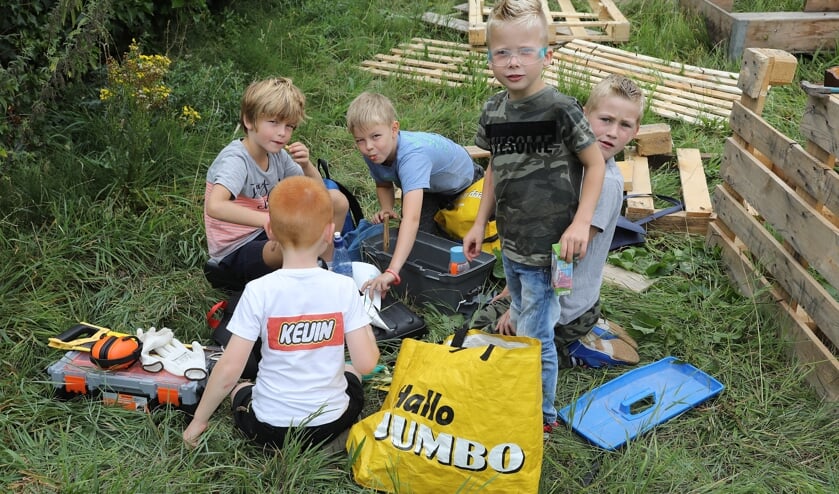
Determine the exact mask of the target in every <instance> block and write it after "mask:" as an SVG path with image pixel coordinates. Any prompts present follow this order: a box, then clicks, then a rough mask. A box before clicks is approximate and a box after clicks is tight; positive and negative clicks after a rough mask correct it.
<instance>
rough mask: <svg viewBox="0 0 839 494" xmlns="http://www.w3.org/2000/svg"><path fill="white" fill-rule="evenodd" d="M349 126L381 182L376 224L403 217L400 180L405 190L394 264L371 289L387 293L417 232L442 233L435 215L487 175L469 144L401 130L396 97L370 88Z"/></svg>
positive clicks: (360, 99) (357, 103) (354, 105)
mask: <svg viewBox="0 0 839 494" xmlns="http://www.w3.org/2000/svg"><path fill="white" fill-rule="evenodd" d="M347 129H348V130H349V132H350V133H351V134H352V136H353V138H354V139H355V145H356V147H357V148H358V150H359V151H360V152H361V155H362V157H363V158H364V162H365V163H366V164H367V168H368V169H369V170H370V175H371V176H372V177H373V180H375V181H376V196H377V197H378V199H379V205H380V207H381V210H380V211H378V212H377V213H376V214H375V215H373V218H372V219H371V222H372V223H374V224H378V223H382V222H383V221H386V219H387V218H388V217H390V218H399V215H398V214H397V213H396V212H395V211H394V204H395V196H394V184H395V185H396V186H399V187H400V188H401V189H402V221H401V223H400V225H399V235H398V237H397V239H396V246H395V248H394V251H393V257H392V258H391V261H390V265H389V266H388V267H387V269H385V271H384V273H382V274H381V275H380V276H378V277H377V278H375V279H373V280H370V281H368V282H366V283H365V284H364V285H363V286H362V287H361V289H362V291H364V292H366V291H367V290H368V289H372V290H374V291H380V292H382V293H385V292H386V291H387V289H388V288H390V285H398V284H399V282H400V281H401V278H400V276H399V271H400V270H401V269H402V266H403V265H404V264H405V261H407V260H408V255H409V254H410V253H411V249H412V248H413V246H414V240H416V237H417V232H418V231H424V232H428V233H436V228H437V227H436V224H435V223H434V214H435V213H436V212H437V210H439V209H440V208H441V207H444V206H445V205H446V204H448V203H449V202H450V201H451V200H452V199H454V198H455V197H457V195H458V194H460V193H461V192H462V191H463V190H464V189H466V188H467V187H469V186H470V185H472V183H473V182H474V181H475V180H477V179H479V178H481V177H482V176H483V169H482V168H481V167H479V166H478V165H476V164H475V163H474V162H473V161H472V157H471V156H469V153H468V152H467V151H466V148H464V147H463V146H461V145H459V144H457V143H455V142H454V141H452V140H450V139H448V138H446V137H443V136H441V135H439V134H433V133H428V132H409V131H405V130H399V121H398V120H397V119H396V110H395V109H394V107H393V104H392V103H391V101H390V100H389V99H388V98H387V97H385V96H383V95H381V94H378V93H370V92H364V93H361V94H360V95H358V97H356V98H355V100H353V102H352V103H351V104H350V106H349V109H348V110H347Z"/></svg>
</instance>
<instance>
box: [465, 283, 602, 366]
mask: <svg viewBox="0 0 839 494" xmlns="http://www.w3.org/2000/svg"><path fill="white" fill-rule="evenodd" d="M509 309H510V298H509V297H507V298H503V299H499V300H496V301H495V302H492V303H491V304H487V305H486V306H484V307H482V308H480V309H478V310H477V311H476V312H475V314H474V315H473V316H472V325H471V327H472V328H474V329H480V330H482V331H486V332H489V333H495V332H496V330H495V325H496V324H497V323H498V320H499V319H500V318H501V316H503V315H504V313H505V312H507V311H508V310H509ZM598 319H600V301H599V300H598V301H597V302H596V303H595V304H594V305H593V306H592V307H591V308H590V309H589V310H587V311H585V312H583V313H582V314H581V315H580V317H578V318H576V319H574V320H573V321H571V322H570V323H568V324H557V325H556V326H554V344H556V350H557V353H558V356H559V367H560V368H567V367H571V357H570V356H569V355H568V344H569V343H573V342H575V341H577V340H578V339H580V338H582V337H583V336H585V335H586V334H588V332H589V331H591V328H593V327H594V326H595V324H597V320H598Z"/></svg>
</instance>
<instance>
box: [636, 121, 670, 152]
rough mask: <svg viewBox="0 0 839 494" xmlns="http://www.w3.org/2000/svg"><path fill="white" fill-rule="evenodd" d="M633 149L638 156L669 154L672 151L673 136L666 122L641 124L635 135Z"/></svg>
mask: <svg viewBox="0 0 839 494" xmlns="http://www.w3.org/2000/svg"><path fill="white" fill-rule="evenodd" d="M635 149H636V151H637V152H638V154H639V155H640V156H651V155H654V154H669V153H671V152H672V151H673V137H672V135H671V134H670V126H669V125H667V124H666V123H655V124H647V125H642V126H641V127H640V128H639V129H638V133H637V134H636V135H635Z"/></svg>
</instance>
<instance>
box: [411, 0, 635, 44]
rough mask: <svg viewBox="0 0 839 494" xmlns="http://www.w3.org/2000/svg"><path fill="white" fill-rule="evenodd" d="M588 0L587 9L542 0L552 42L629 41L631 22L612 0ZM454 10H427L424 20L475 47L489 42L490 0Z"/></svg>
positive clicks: (567, 2)
mask: <svg viewBox="0 0 839 494" xmlns="http://www.w3.org/2000/svg"><path fill="white" fill-rule="evenodd" d="M586 1H587V3H588V9H586V8H585V7H586V6H585V5H581V2H577V5H580V6H579V7H575V6H574V3H573V2H572V1H571V0H551V1H549V0H542V7H543V9H544V11H545V17H546V20H547V22H548V24H549V25H550V26H551V27H552V29H550V30H549V31H548V42H549V43H550V44H553V43H557V42H564V41H570V40H572V39H586V40H590V41H600V42H612V43H623V42H626V41H629V21H627V20H626V17H624V16H623V14H622V13H621V11H620V10H619V9H618V8H617V6H616V5H615V3H614V2H613V1H612V0H586ZM578 8H579V10H578ZM454 10H455V13H454V14H452V15H441V14H435V13H433V12H428V13H426V14H425V15H424V16H423V20H424V21H426V22H429V23H432V24H436V25H439V26H443V27H447V28H451V29H456V30H458V31H461V32H464V33H468V37H469V44H470V45H472V46H484V45H486V22H487V19H488V16H489V13H490V11H491V10H492V4H491V2H486V1H484V0H469V2H468V3H464V4H460V5H457V6H455V7H454ZM463 16H466V17H467V19H463Z"/></svg>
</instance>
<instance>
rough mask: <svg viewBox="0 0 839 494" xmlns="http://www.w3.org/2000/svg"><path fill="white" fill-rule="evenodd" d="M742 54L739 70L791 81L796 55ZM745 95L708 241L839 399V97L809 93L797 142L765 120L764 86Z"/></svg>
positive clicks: (818, 383) (812, 378)
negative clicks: (770, 305)
mask: <svg viewBox="0 0 839 494" xmlns="http://www.w3.org/2000/svg"><path fill="white" fill-rule="evenodd" d="M756 50H757V49H754V48H749V49H747V50H746V52H745V54H744V62H743V67H744V68H747V67H750V66H751V67H754V68H756V69H757V70H755V71H753V72H755V73H764V74H769V77H768V79H769V80H772V79H775V80H778V79H786V80H792V78H793V76H794V73H795V67H796V63H797V61H796V59H795V57H793V56H792V55H790V54H789V53H783V52H782V53H783V56H780V55H779V54H778V53H777V52H779V50H768V51H769V52H776V53H774V54H773V53H770V56H759V57H754V56H752V54H753V53H754V52H755V51H756ZM760 79H763V80H764V81H765V80H767V77H759V78H753V79H751V81H753V82H756V81H759V80H760ZM742 80H743V82H744V84H743V85H742V87H743V92H744V95H743V100H742V102H739V103H737V104H736V105H735V107H734V109H733V111H732V114H731V120H730V123H731V131H732V133H733V135H732V136H731V137H730V138H729V139H728V140H727V141H726V145H725V152H724V155H723V161H722V165H721V166H720V175H721V177H722V179H723V183H722V184H721V185H720V186H719V187H717V188H716V190H715V191H714V201H713V204H714V210H715V211H716V212H717V215H718V218H717V221H715V222H713V223H712V224H711V228H710V229H709V233H708V237H707V241H708V244H709V245H712V246H715V247H719V248H720V251H721V256H722V260H723V262H724V263H725V265H726V267H727V268H728V271H729V274H730V275H731V277H732V279H733V280H734V281H735V282H736V283H737V285H738V287H739V288H740V290H741V291H742V292H743V293H744V294H746V295H749V296H753V297H758V298H760V299H761V300H762V299H763V297H764V296H766V295H769V296H771V298H772V300H773V302H775V303H777V305H778V307H779V308H780V309H781V311H782V313H783V314H785V315H786V316H787V317H786V318H784V319H781V320H780V323H781V327H782V333H783V336H784V337H785V339H786V340H788V342H789V344H790V349H791V350H792V351H793V352H794V354H795V355H796V357H797V360H798V361H799V363H800V365H801V367H800V368H799V370H798V371H799V372H804V373H805V375H806V377H807V380H808V381H809V382H810V383H811V384H812V385H813V386H814V387H815V388H816V390H817V391H818V392H819V393H820V394H821V395H822V396H823V397H824V398H825V399H827V400H830V401H836V402H839V301H837V299H836V297H835V291H834V292H833V293H831V287H832V288H833V289H836V288H837V287H839V264H837V262H836V246H837V245H839V174H837V173H836V169H835V167H836V157H837V155H839V96H828V95H821V96H811V97H810V98H809V100H808V102H807V105H806V107H805V108H803V109H802V118H801V127H800V130H801V135H802V136H803V137H804V138H805V139H806V140H807V143H806V146H802V145H800V144H799V143H798V142H796V141H795V140H793V139H790V138H789V137H787V136H785V135H784V134H783V133H782V132H780V131H779V130H777V129H775V128H774V127H773V126H772V125H770V124H769V123H768V122H767V121H765V120H764V119H763V118H761V117H760V110H761V109H762V107H763V101H764V96H765V88H766V83H765V82H764V83H763V84H762V85H760V84H749V83H745V82H746V78H742Z"/></svg>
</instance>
